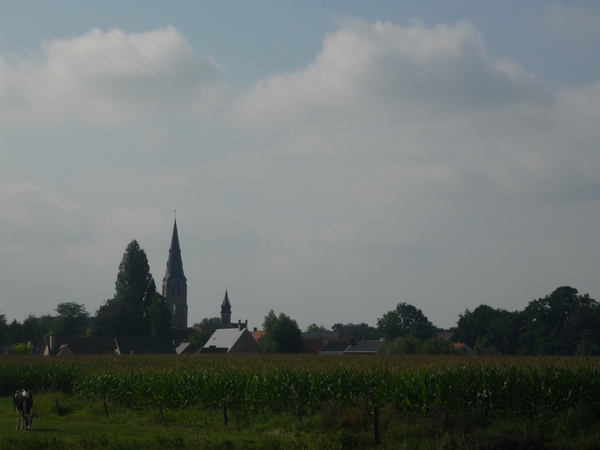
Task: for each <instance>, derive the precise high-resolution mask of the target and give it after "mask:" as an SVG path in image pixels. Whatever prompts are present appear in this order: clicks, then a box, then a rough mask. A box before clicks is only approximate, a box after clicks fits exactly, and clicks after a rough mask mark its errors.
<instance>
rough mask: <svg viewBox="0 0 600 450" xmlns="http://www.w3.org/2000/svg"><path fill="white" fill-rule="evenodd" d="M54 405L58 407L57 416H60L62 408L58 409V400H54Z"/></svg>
mask: <svg viewBox="0 0 600 450" xmlns="http://www.w3.org/2000/svg"><path fill="white" fill-rule="evenodd" d="M54 404H55V405H56V414H58V415H59V416H60V408H59V407H58V399H54Z"/></svg>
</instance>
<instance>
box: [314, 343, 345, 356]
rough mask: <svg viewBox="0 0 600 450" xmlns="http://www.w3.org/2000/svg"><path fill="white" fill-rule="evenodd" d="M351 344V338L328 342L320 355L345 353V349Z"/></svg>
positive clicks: (320, 351)
mask: <svg viewBox="0 0 600 450" xmlns="http://www.w3.org/2000/svg"><path fill="white" fill-rule="evenodd" d="M349 345H350V340H348V339H339V340H332V341H329V342H327V343H326V344H325V345H324V346H323V348H322V349H321V350H319V355H343V354H344V350H346V349H347V348H348V346H349Z"/></svg>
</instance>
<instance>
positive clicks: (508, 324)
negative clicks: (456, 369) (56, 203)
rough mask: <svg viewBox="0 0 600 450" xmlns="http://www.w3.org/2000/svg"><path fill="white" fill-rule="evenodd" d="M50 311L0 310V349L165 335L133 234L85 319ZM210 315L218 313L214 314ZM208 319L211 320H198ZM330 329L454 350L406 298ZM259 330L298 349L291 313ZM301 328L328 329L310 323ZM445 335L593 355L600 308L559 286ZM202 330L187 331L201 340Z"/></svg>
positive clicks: (532, 351) (494, 348) (63, 308)
mask: <svg viewBox="0 0 600 450" xmlns="http://www.w3.org/2000/svg"><path fill="white" fill-rule="evenodd" d="M56 314H57V315H56V316H54V317H51V316H42V317H41V318H36V317H34V316H30V317H28V318H27V319H25V320H24V321H23V323H19V322H17V321H16V320H13V321H12V322H11V323H7V321H6V317H5V316H4V315H3V314H0V348H4V349H5V350H7V351H8V352H13V353H30V352H32V350H33V349H32V348H31V347H30V346H28V344H27V343H28V342H32V343H33V345H34V347H38V348H39V347H40V346H41V343H42V341H43V338H44V337H45V336H47V335H50V334H54V335H57V336H124V337H125V336H131V337H170V336H172V333H173V330H172V328H171V325H170V320H171V311H170V310H169V308H168V307H167V304H166V301H165V299H164V297H163V296H162V295H160V294H158V293H157V291H156V284H155V282H154V279H153V277H152V274H151V273H150V267H149V265H148V259H147V257H146V253H145V252H144V250H143V249H141V248H140V246H139V244H138V243H137V241H135V240H133V241H131V243H130V244H129V245H128V246H127V248H126V249H125V253H124V254H123V258H122V260H121V263H120V265H119V271H118V274H117V280H116V282H115V295H114V297H113V298H111V299H108V300H106V301H105V302H104V303H103V304H102V305H101V306H100V308H99V309H98V310H97V311H96V315H95V316H94V318H93V323H92V321H91V320H90V316H89V313H88V312H87V311H86V310H85V308H84V305H81V304H77V303H59V304H58V306H57V308H56ZM216 319H217V320H218V318H216ZM205 320H208V321H210V320H212V319H205ZM331 328H332V330H333V331H334V332H336V333H338V335H339V337H341V338H347V339H349V340H350V342H352V341H358V340H377V339H384V340H385V341H386V342H387V345H386V346H385V347H383V348H381V351H382V352H383V353H396V354H398V353H399V354H451V353H456V350H455V348H454V345H453V344H452V342H449V341H448V340H441V339H439V338H438V332H439V331H442V330H440V329H438V328H436V327H435V326H434V325H433V324H432V323H431V322H430V321H429V319H428V318H427V317H426V316H425V315H424V314H423V312H422V311H421V310H420V309H418V308H416V307H415V306H414V305H410V304H408V303H398V305H397V306H396V308H395V309H393V310H391V311H388V312H387V313H385V314H383V316H382V317H380V318H379V319H378V320H377V326H376V327H372V326H369V325H368V324H366V323H359V324H353V323H348V324H342V323H336V324H334V325H333V326H332V327H331ZM263 329H264V330H265V332H266V334H265V335H264V337H263V339H262V342H259V344H260V345H261V348H262V350H263V351H264V352H267V353H301V352H302V351H304V343H303V340H302V338H301V333H300V329H299V327H298V324H297V322H296V321H295V320H293V319H291V318H290V317H289V316H286V315H285V314H283V313H280V314H279V316H277V315H275V313H274V312H273V311H270V312H269V313H268V314H267V316H265V320H264V323H263ZM307 331H309V332H326V331H330V330H328V329H327V328H325V327H324V326H322V325H321V326H318V325H316V324H311V325H309V327H308V328H307ZM450 331H451V332H452V337H451V341H453V342H462V343H465V344H467V345H468V346H469V347H471V348H472V349H474V350H475V351H476V352H477V353H478V354H489V355H493V354H504V355H597V354H600V308H599V304H598V302H596V300H594V299H592V298H590V296H589V295H588V294H585V295H579V293H578V291H577V289H575V288H572V287H569V286H563V287H559V288H558V289H556V290H555V291H554V292H552V293H551V294H550V295H547V296H546V297H544V298H540V299H537V300H533V301H531V302H529V304H528V305H527V306H526V307H525V309H524V310H523V311H514V312H510V311H506V310H504V309H494V308H492V307H491V306H488V305H484V304H482V305H480V306H478V307H477V308H475V309H474V310H473V311H470V310H468V309H467V310H466V311H465V312H464V313H463V314H459V316H458V323H457V325H456V327H454V328H452V329H451V330H450ZM208 337H209V335H207V332H204V333H202V332H198V333H195V335H193V336H192V338H193V339H195V340H197V341H198V342H197V343H198V344H201V345H203V343H204V342H206V340H207V339H208Z"/></svg>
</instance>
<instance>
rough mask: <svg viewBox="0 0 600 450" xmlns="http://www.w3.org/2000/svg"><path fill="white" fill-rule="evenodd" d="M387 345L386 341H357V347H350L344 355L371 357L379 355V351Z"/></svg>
mask: <svg viewBox="0 0 600 450" xmlns="http://www.w3.org/2000/svg"><path fill="white" fill-rule="evenodd" d="M384 344H385V341H381V340H377V341H356V345H350V346H348V348H347V349H346V350H345V351H344V355H347V354H363V355H367V354H369V355H371V354H375V353H377V349H378V348H379V347H381V346H382V345H384Z"/></svg>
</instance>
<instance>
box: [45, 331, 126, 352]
mask: <svg viewBox="0 0 600 450" xmlns="http://www.w3.org/2000/svg"><path fill="white" fill-rule="evenodd" d="M51 346H52V348H51ZM63 347H68V350H66V349H64V348H63ZM61 348H63V350H62V351H61ZM116 349H117V345H116V343H115V339H114V338H112V337H62V336H46V337H45V338H44V342H43V343H42V349H41V352H40V353H41V354H42V355H44V356H54V355H59V354H60V355H66V354H67V353H70V354H73V355H106V354H114V353H115V350H116Z"/></svg>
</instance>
